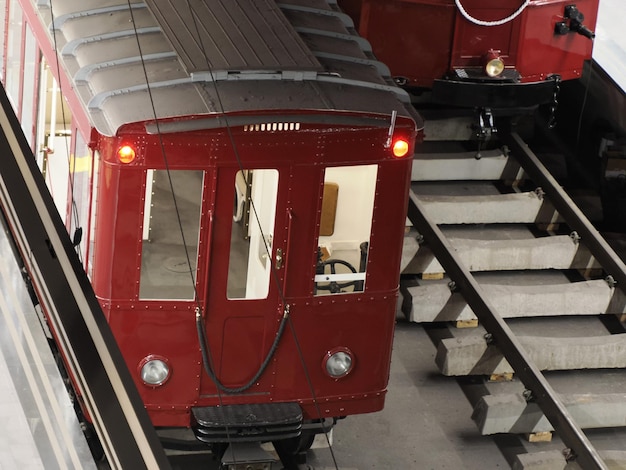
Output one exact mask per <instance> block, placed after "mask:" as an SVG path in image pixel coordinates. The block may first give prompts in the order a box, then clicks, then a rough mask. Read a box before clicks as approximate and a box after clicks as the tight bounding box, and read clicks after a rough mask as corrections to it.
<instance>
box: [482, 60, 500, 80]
mask: <svg viewBox="0 0 626 470" xmlns="http://www.w3.org/2000/svg"><path fill="white" fill-rule="evenodd" d="M502 72H504V61H503V60H502V59H501V58H500V57H497V58H495V59H491V60H490V61H489V62H487V65H485V73H486V74H487V75H489V76H490V77H497V76H498V75H500V74H501V73H502Z"/></svg>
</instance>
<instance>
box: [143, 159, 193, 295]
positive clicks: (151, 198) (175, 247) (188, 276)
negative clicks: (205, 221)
mask: <svg viewBox="0 0 626 470" xmlns="http://www.w3.org/2000/svg"><path fill="white" fill-rule="evenodd" d="M203 176H204V174H203V172H202V171H199V170H170V171H169V172H168V171H166V170H148V172H147V179H146V199H145V204H144V224H143V237H142V239H143V242H142V249H141V277H140V282H139V298H140V299H176V300H193V299H194V298H195V282H196V264H197V258H198V240H199V234H200V210H201V202H202V187H203Z"/></svg>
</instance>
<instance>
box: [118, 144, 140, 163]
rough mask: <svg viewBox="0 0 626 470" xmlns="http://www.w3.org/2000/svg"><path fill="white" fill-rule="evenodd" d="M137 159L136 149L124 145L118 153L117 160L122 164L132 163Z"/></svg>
mask: <svg viewBox="0 0 626 470" xmlns="http://www.w3.org/2000/svg"><path fill="white" fill-rule="evenodd" d="M135 157H136V153H135V149H134V148H132V147H131V146H130V145H124V146H122V147H120V148H119V149H118V151H117V158H118V160H119V161H120V162H121V163H130V162H132V161H133V160H134V159H135Z"/></svg>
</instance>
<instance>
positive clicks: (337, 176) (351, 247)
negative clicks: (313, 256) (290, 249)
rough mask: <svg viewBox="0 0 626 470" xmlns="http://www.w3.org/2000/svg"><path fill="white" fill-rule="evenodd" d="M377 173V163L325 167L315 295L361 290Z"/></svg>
mask: <svg viewBox="0 0 626 470" xmlns="http://www.w3.org/2000/svg"><path fill="white" fill-rule="evenodd" d="M377 173H378V167H377V166H376V165H359V166H349V167H333V168H327V169H326V172H325V176H324V187H323V191H322V206H321V207H322V209H321V215H320V224H319V233H318V260H317V267H316V273H315V285H314V292H315V295H328V294H339V293H346V294H347V293H354V292H361V291H363V290H364V288H365V274H366V268H367V255H368V250H369V240H370V233H371V230H372V214H373V210H374V197H375V191H376V178H377Z"/></svg>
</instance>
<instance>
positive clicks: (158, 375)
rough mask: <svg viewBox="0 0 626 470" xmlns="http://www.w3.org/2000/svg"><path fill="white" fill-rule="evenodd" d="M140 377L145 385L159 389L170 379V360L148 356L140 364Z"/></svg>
mask: <svg viewBox="0 0 626 470" xmlns="http://www.w3.org/2000/svg"><path fill="white" fill-rule="evenodd" d="M138 369H139V375H140V376H141V380H142V381H143V383H145V384H146V385H148V386H150V387H159V386H161V385H163V384H164V383H165V382H167V379H169V378H170V374H171V370H170V366H169V364H168V360H167V359H166V358H164V357H161V356H153V355H151V356H146V357H144V358H143V359H142V360H141V362H140V363H139V367H138Z"/></svg>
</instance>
